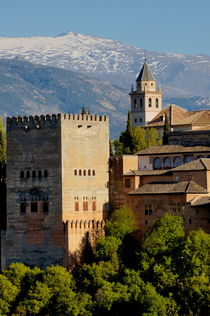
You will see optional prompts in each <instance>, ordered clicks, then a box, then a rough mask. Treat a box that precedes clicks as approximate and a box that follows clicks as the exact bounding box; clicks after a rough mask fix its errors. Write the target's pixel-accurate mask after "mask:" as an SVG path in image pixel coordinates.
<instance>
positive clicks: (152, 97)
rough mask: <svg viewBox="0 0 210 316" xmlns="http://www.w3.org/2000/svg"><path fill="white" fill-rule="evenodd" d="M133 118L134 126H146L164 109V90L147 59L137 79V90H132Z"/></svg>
mask: <svg viewBox="0 0 210 316" xmlns="http://www.w3.org/2000/svg"><path fill="white" fill-rule="evenodd" d="M130 97H131V118H132V125H133V126H142V127H143V126H146V125H147V124H148V123H149V122H150V121H151V120H152V119H153V118H154V117H155V116H156V115H157V114H158V113H159V112H160V111H162V92H161V91H160V89H159V88H158V89H157V87H156V80H155V78H154V76H153V74H152V73H151V71H150V69H149V67H148V65H147V63H146V61H145V63H144V65H143V67H142V69H141V71H140V73H139V76H138V78H137V79H136V90H135V91H134V90H133V89H132V90H131V92H130Z"/></svg>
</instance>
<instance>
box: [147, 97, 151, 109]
mask: <svg viewBox="0 0 210 316" xmlns="http://www.w3.org/2000/svg"><path fill="white" fill-rule="evenodd" d="M148 101H149V107H150V108H151V106H152V99H151V98H149V100H148Z"/></svg>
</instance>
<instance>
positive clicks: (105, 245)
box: [95, 236, 122, 260]
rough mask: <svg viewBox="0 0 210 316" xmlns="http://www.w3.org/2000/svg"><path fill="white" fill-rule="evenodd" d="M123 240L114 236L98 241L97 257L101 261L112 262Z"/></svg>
mask: <svg viewBox="0 0 210 316" xmlns="http://www.w3.org/2000/svg"><path fill="white" fill-rule="evenodd" d="M121 243H122V242H121V240H120V239H118V238H116V237H114V236H107V237H105V236H102V237H100V238H99V239H98V240H97V241H96V246H95V248H96V252H95V256H96V258H97V259H99V260H111V259H112V258H113V256H114V255H115V254H116V253H117V250H118V248H119V246H120V245H121Z"/></svg>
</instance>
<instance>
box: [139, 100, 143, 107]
mask: <svg viewBox="0 0 210 316" xmlns="http://www.w3.org/2000/svg"><path fill="white" fill-rule="evenodd" d="M142 105H143V100H142V99H140V107H141V108H142Z"/></svg>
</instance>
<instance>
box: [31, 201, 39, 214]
mask: <svg viewBox="0 0 210 316" xmlns="http://www.w3.org/2000/svg"><path fill="white" fill-rule="evenodd" d="M36 212H38V203H37V202H32V203H31V213H36Z"/></svg>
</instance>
